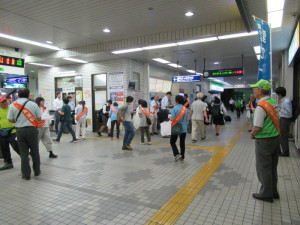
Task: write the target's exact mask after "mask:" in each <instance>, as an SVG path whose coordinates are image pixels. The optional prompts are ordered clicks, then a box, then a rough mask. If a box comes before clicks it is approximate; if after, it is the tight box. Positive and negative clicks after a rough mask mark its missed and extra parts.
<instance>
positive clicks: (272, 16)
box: [268, 10, 283, 28]
mask: <svg viewBox="0 0 300 225" xmlns="http://www.w3.org/2000/svg"><path fill="white" fill-rule="evenodd" d="M282 17H283V10H279V11H275V12H269V13H268V22H269V23H270V24H271V28H277V27H281V25H282Z"/></svg>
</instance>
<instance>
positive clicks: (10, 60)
mask: <svg viewBox="0 0 300 225" xmlns="http://www.w3.org/2000/svg"><path fill="white" fill-rule="evenodd" d="M0 65H3V66H13V67H19V68H24V59H20V58H15V57H8V56H3V55H0Z"/></svg>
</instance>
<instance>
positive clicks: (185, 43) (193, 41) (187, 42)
mask: <svg viewBox="0 0 300 225" xmlns="http://www.w3.org/2000/svg"><path fill="white" fill-rule="evenodd" d="M217 40H218V38H217V37H209V38H202V39H195V40H189V41H181V42H177V44H178V45H190V44H195V43H201V42H208V41H217Z"/></svg>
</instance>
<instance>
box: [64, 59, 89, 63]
mask: <svg viewBox="0 0 300 225" xmlns="http://www.w3.org/2000/svg"><path fill="white" fill-rule="evenodd" d="M63 59H64V60H68V61H73V62H78V63H88V62H87V61H84V60H81V59H73V58H63Z"/></svg>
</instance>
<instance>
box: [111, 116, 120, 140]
mask: <svg viewBox="0 0 300 225" xmlns="http://www.w3.org/2000/svg"><path fill="white" fill-rule="evenodd" d="M115 125H116V126H117V138H119V137H120V123H119V122H118V121H117V120H113V121H111V128H110V136H111V137H112V138H113V137H114V129H115Z"/></svg>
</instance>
